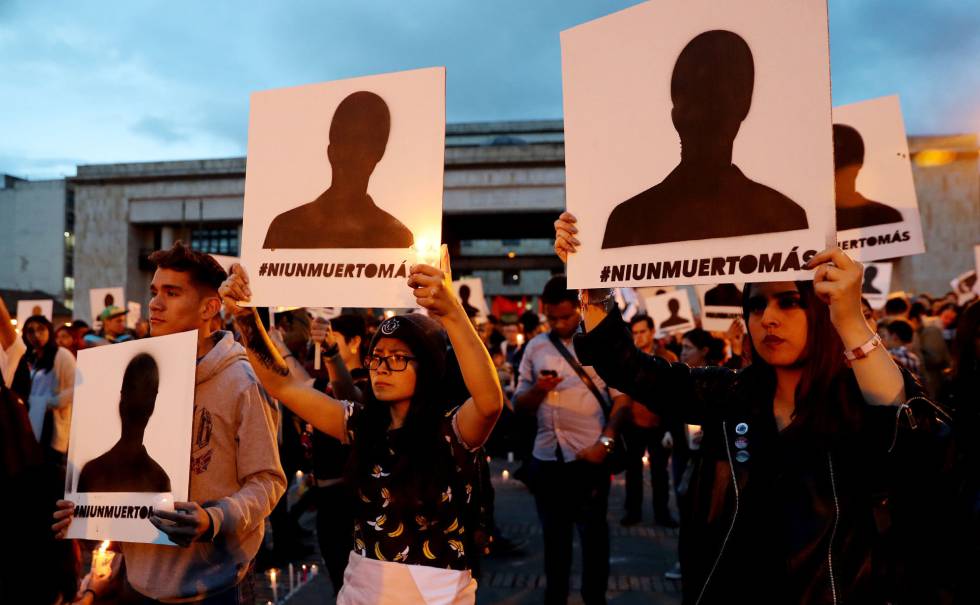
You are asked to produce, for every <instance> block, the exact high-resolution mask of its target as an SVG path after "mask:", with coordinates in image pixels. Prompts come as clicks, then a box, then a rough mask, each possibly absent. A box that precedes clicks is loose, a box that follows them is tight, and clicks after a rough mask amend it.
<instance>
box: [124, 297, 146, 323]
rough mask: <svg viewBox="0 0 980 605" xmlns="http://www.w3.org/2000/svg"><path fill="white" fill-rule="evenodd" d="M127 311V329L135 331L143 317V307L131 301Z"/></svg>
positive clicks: (128, 303)
mask: <svg viewBox="0 0 980 605" xmlns="http://www.w3.org/2000/svg"><path fill="white" fill-rule="evenodd" d="M126 311H127V313H126V327H127V328H129V329H130V330H132V329H135V328H136V323H137V322H138V321H139V320H140V318H141V317H142V313H143V305H141V304H139V303H138V302H133V301H131V300H130V301H128V302H127V303H126Z"/></svg>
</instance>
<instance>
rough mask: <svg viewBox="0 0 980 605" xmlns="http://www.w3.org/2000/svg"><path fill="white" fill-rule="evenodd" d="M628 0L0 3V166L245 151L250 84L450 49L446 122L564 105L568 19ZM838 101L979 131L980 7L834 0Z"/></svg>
mask: <svg viewBox="0 0 980 605" xmlns="http://www.w3.org/2000/svg"><path fill="white" fill-rule="evenodd" d="M631 4H635V2H634V1H630V0H617V1H607V2H594V1H590V0H536V1H535V2H522V1H519V0H498V1H496V2H480V3H476V2H457V1H453V0H444V1H427V2H416V3H409V2H404V1H397V2H396V1H393V0H372V1H371V2H360V3H354V2H342V1H340V0H334V1H312V0H308V1H299V0H297V1H293V2H289V3H270V2H258V1H241V2H208V3H205V2H184V1H174V2H122V1H115V2H112V1H110V2H103V3H99V4H97V5H93V4H88V3H80V2H46V3H37V2H29V1H24V0H7V1H0V99H3V101H0V132H2V133H3V137H2V138H0V172H9V173H13V174H17V175H21V176H29V177H32V178H40V177H48V176H58V175H61V174H65V173H66V172H67V173H69V174H70V173H71V172H70V171H71V170H72V169H71V167H70V165H68V164H66V163H65V158H77V159H78V161H79V162H80V163H98V162H122V161H144V160H166V159H189V158H209V157H226V156H233V155H241V154H244V152H245V143H246V137H247V125H248V95H249V93H250V92H252V91H255V90H261V89H266V88H274V87H280V86H292V85H298V84H305V83H310V82H318V81H325V80H333V79H338V78H346V77H354V76H359V75H366V74H372V73H381V72H386V71H394V70H400V69H411V68H417V67H427V66H432V65H446V67H447V74H448V75H447V114H448V115H447V117H448V120H449V121H450V122H461V121H488V120H521V119H538V118H559V117H561V52H560V48H559V38H558V34H559V32H560V31H561V30H562V29H566V28H568V27H571V26H573V25H576V24H578V23H582V22H585V21H587V20H590V19H593V18H596V17H600V16H602V15H604V14H608V13H610V12H613V11H615V10H618V9H620V8H624V7H626V6H629V5H631ZM830 14H831V23H830V31H831V62H832V68H833V69H832V73H833V85H834V91H833V92H834V101H835V103H849V102H853V101H858V100H862V99H866V98H872V97H876V96H881V95H885V94H895V93H897V94H900V95H901V97H902V104H903V109H904V112H905V119H906V125H907V128H908V130H909V132H912V133H923V134H925V133H929V134H933V133H947V132H976V131H978V130H980V93H978V91H980V67H978V64H980V63H978V62H977V61H976V57H978V56H980V36H977V35H976V32H977V31H980V5H977V4H976V3H972V2H961V1H959V0H932V1H930V2H922V1H921V0H919V1H918V2H912V1H911V0H831V4H830Z"/></svg>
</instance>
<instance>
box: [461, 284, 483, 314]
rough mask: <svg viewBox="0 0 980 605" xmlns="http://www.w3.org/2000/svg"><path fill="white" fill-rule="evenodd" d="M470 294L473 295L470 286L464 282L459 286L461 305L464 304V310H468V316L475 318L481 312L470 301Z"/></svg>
mask: <svg viewBox="0 0 980 605" xmlns="http://www.w3.org/2000/svg"><path fill="white" fill-rule="evenodd" d="M470 296H472V292H471V290H470V287H469V286H467V285H466V284H463V285H462V286H460V287H459V302H460V304H461V305H463V310H464V311H466V316H467V317H469V318H470V319H473V318H474V317H476V316H477V315H479V314H480V310H479V309H477V308H476V307H474V306H473V305H472V303H470Z"/></svg>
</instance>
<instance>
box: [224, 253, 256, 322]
mask: <svg viewBox="0 0 980 605" xmlns="http://www.w3.org/2000/svg"><path fill="white" fill-rule="evenodd" d="M218 294H219V295H220V296H221V302H222V304H224V306H225V312H226V313H227V314H230V315H244V314H245V313H251V312H252V311H251V309H249V308H247V307H241V306H239V304H238V303H243V302H249V301H250V300H251V299H252V290H251V289H250V288H249V287H248V273H247V272H246V271H245V267H243V266H241V265H240V264H238V263H235V264H233V265H232V266H231V270H229V271H228V278H227V279H225V281H223V282H222V283H221V286H220V287H219V288H218Z"/></svg>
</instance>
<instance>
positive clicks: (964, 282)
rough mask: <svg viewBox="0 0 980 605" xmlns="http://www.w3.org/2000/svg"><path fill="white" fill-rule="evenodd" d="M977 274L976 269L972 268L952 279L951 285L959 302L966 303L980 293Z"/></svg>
mask: <svg viewBox="0 0 980 605" xmlns="http://www.w3.org/2000/svg"><path fill="white" fill-rule="evenodd" d="M977 275H978V273H977V271H976V270H974V269H970V270H969V271H966V272H965V273H960V274H959V275H957V276H956V277H954V278H953V279H951V280H950V282H949V287H950V288H952V289H953V292H955V293H956V298H957V304H960V305H964V304H966V303H967V302H969V301H971V300H973V297H974V296H976V295H977V294H978V292H977Z"/></svg>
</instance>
